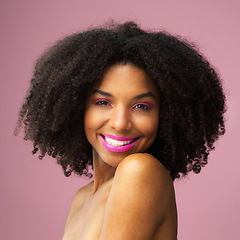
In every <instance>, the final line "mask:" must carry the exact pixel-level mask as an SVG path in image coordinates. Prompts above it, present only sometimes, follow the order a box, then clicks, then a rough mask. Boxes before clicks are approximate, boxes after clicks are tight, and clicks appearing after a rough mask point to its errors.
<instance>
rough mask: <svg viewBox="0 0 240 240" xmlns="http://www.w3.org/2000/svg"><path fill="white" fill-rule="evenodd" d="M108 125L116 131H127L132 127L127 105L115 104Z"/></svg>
mask: <svg viewBox="0 0 240 240" xmlns="http://www.w3.org/2000/svg"><path fill="white" fill-rule="evenodd" d="M109 124H110V127H111V128H113V129H114V130H116V131H117V132H123V131H129V130H131V128H132V120H131V113H130V110H129V109H128V108H127V107H124V106H117V107H114V108H113V109H112V114H111V116H110V120H109Z"/></svg>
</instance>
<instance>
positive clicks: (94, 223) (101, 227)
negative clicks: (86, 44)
mask: <svg viewBox="0 0 240 240" xmlns="http://www.w3.org/2000/svg"><path fill="white" fill-rule="evenodd" d="M126 86H127V87H126ZM159 102H160V96H159V93H158V90H157V87H156V85H155V84H154V83H153V82H152V81H151V80H150V79H149V78H148V76H147V75H146V74H145V72H144V71H142V70H141V69H139V68H137V67H135V66H132V65H130V64H126V65H115V66H112V67H111V68H109V70H108V71H107V72H106V74H105V75H104V77H103V80H102V82H101V84H100V86H99V88H98V89H96V90H95V91H94V93H93V94H92V96H91V97H90V98H89V101H88V103H87V106H86V110H85V115H84V130H85V134H86V137H87V139H88V141H89V143H90V144H91V145H92V147H93V165H94V182H91V183H89V184H88V185H87V186H85V187H84V188H82V189H80V190H79V191H78V192H77V193H76V195H75V196H74V199H73V202H72V206H71V209H70V212H69V216H68V218H67V222H66V227H65V231H64V236H63V240H113V239H114V240H123V239H124V240H133V239H134V240H176V235H177V211H176V204H175V197H174V189H173V183H172V180H171V178H170V176H169V174H168V172H167V171H166V169H165V168H164V167H163V165H162V164H161V163H160V162H159V161H158V160H157V159H155V158H154V157H153V156H151V155H150V154H146V153H144V152H145V151H146V150H147V149H148V148H149V147H150V146H151V145H152V143H153V141H154V140H155V137H156V134H157V129H158V122H159V109H160V106H159V105H160V104H159ZM121 137H122V138H123V137H124V138H126V139H133V140H131V141H130V140H129V142H127V140H126V142H125V140H121ZM106 138H111V141H109V140H108V139H106ZM115 139H118V140H117V143H116V142H114V140H115ZM112 140H113V142H112ZM108 141H109V142H108ZM121 141H123V142H124V143H123V142H121ZM132 141H133V142H134V145H133V146H131V148H128V149H127V150H121V147H120V145H119V144H122V145H121V146H123V145H124V146H127V145H130V144H131V143H132ZM106 145H108V146H110V145H111V146H110V148H109V147H106ZM119 149H120V150H119Z"/></svg>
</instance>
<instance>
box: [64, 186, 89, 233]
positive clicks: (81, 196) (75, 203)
mask: <svg viewBox="0 0 240 240" xmlns="http://www.w3.org/2000/svg"><path fill="white" fill-rule="evenodd" d="M91 184H92V182H91V183H89V184H88V185H86V186H85V187H83V188H81V189H79V190H78V191H77V192H76V193H75V195H74V197H73V200H72V204H71V207H70V210H69V213H68V216H67V220H66V224H65V228H64V232H65V231H66V229H67V227H68V224H69V222H70V220H71V219H72V217H73V215H74V214H75V213H76V211H77V210H78V209H79V208H80V207H81V206H82V204H83V203H84V200H85V198H86V194H87V193H88V189H89V186H90V185H91Z"/></svg>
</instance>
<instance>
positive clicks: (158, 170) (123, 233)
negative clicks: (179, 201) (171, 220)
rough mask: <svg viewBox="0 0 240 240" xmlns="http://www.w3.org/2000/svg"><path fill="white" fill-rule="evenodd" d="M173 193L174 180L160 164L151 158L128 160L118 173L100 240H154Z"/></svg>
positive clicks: (135, 155)
mask: <svg viewBox="0 0 240 240" xmlns="http://www.w3.org/2000/svg"><path fill="white" fill-rule="evenodd" d="M173 192H174V191H173V187H172V181H171V179H170V176H169V174H168V173H167V171H166V170H165V168H164V167H163V166H162V164H161V163H160V162H159V161H157V160H156V159H155V158H153V157H152V156H151V155H149V154H133V155H130V156H128V157H127V158H126V159H124V160H123V161H122V162H121V163H120V164H119V166H118V168H117V170H116V173H115V177H114V181H113V184H112V188H111V191H110V194H109V198H108V202H107V206H106V211H105V216H104V222H103V228H102V232H101V237H100V239H101V240H107V239H115V240H117V239H125V240H128V239H135V240H138V239H139V240H140V239H152V238H153V236H154V234H155V232H156V230H157V229H158V227H159V226H160V225H161V224H162V222H163V221H164V218H165V216H166V209H168V204H169V201H170V202H171V201H173V198H174V193H173Z"/></svg>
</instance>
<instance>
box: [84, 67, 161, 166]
mask: <svg viewBox="0 0 240 240" xmlns="http://www.w3.org/2000/svg"><path fill="white" fill-rule="evenodd" d="M158 122H159V93H158V88H157V86H156V85H155V83H154V82H153V81H152V80H151V79H149V78H148V76H147V75H146V74H145V72H144V71H143V70H141V69H139V68H137V67H135V66H132V65H130V64H126V65H114V66H112V67H110V68H109V69H108V71H107V72H106V74H105V75H104V77H103V79H102V82H101V84H100V86H99V87H98V88H97V89H95V90H94V92H93V94H92V95H91V96H90V98H89V99H88V101H87V105H86V110H85V115H84V129H85V134H86V137H87V139H88V141H89V142H90V144H91V145H92V147H93V156H94V157H98V158H99V159H101V161H104V162H105V163H107V164H108V165H110V166H112V167H117V165H118V164H119V163H120V162H121V161H122V160H123V159H124V158H125V157H127V156H128V155H130V154H133V153H139V152H145V151H146V150H147V149H148V148H149V147H150V146H151V145H152V143H153V141H154V140H155V138H156V134H157V130H158Z"/></svg>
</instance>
